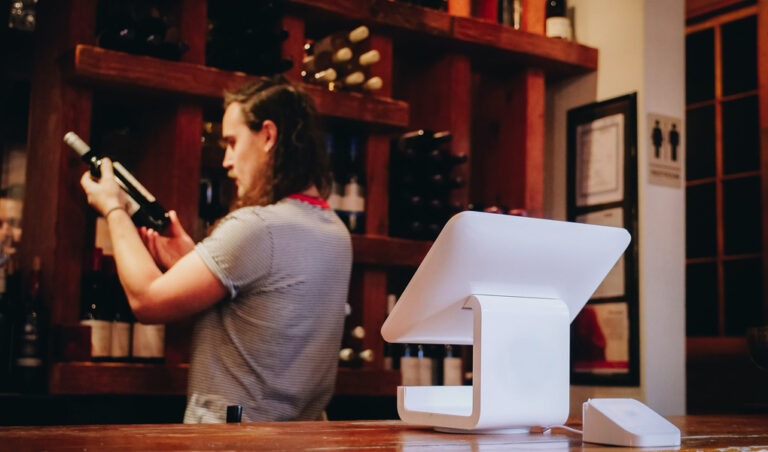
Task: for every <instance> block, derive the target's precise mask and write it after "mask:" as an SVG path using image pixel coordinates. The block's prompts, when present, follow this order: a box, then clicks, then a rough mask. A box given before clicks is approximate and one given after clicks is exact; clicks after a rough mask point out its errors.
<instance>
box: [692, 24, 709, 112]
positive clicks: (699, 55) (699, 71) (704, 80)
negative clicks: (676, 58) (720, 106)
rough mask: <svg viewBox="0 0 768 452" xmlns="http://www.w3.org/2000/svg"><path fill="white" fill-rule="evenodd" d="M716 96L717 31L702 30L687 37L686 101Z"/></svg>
mask: <svg viewBox="0 0 768 452" xmlns="http://www.w3.org/2000/svg"><path fill="white" fill-rule="evenodd" d="M714 97H715V32H714V30H713V29H711V28H710V29H708V30H702V31H699V32H696V33H692V34H689V35H688V36H686V37H685V101H686V103H688V104H692V103H695V102H701V101H704V100H711V99H714Z"/></svg>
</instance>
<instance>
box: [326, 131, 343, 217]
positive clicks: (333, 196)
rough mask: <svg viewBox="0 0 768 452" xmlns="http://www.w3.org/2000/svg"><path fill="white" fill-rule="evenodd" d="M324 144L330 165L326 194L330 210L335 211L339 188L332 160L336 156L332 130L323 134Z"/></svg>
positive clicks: (339, 198) (339, 193)
mask: <svg viewBox="0 0 768 452" xmlns="http://www.w3.org/2000/svg"><path fill="white" fill-rule="evenodd" d="M325 146H326V150H327V151H328V161H329V163H330V165H331V193H330V194H329V195H328V206H329V207H330V208H331V209H332V210H334V211H337V210H339V209H340V208H341V190H340V188H339V181H338V178H337V174H338V171H337V168H336V166H337V165H336V164H335V163H336V162H335V160H334V157H335V156H336V149H335V147H336V141H335V139H334V134H333V132H327V133H326V134H325Z"/></svg>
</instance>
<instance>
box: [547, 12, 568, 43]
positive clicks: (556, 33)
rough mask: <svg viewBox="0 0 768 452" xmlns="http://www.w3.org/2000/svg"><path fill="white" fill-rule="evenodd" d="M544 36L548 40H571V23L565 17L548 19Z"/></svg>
mask: <svg viewBox="0 0 768 452" xmlns="http://www.w3.org/2000/svg"><path fill="white" fill-rule="evenodd" d="M546 29H547V31H546V34H547V36H548V37H550V38H563V39H571V21H570V20H569V19H568V18H567V17H549V18H547V22H546Z"/></svg>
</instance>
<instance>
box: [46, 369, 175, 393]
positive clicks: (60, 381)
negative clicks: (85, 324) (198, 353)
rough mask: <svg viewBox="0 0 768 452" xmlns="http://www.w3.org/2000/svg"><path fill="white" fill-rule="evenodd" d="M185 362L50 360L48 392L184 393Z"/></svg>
mask: <svg viewBox="0 0 768 452" xmlns="http://www.w3.org/2000/svg"><path fill="white" fill-rule="evenodd" d="M188 368H189V365H188V364H175V365H171V364H136V363H92V362H64V363H53V364H52V366H51V369H50V373H49V382H48V390H49V392H50V393H51V394H152V395H176V394H179V395H184V394H186V393H187V370H188Z"/></svg>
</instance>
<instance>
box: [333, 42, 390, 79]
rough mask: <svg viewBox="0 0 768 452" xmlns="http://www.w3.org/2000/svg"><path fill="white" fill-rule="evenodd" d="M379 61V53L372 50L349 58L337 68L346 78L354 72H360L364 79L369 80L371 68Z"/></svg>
mask: <svg viewBox="0 0 768 452" xmlns="http://www.w3.org/2000/svg"><path fill="white" fill-rule="evenodd" d="M380 60H381V53H380V52H379V51H378V50H376V49H372V50H369V51H367V52H364V53H362V54H360V55H357V56H354V57H350V58H349V59H348V60H347V61H346V62H345V63H344V64H342V65H340V67H339V68H338V70H339V72H340V74H341V75H342V76H346V75H349V74H352V73H355V72H362V73H363V75H364V78H366V79H367V78H369V76H370V69H371V66H373V65H374V64H376V63H378V62H379V61H380Z"/></svg>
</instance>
